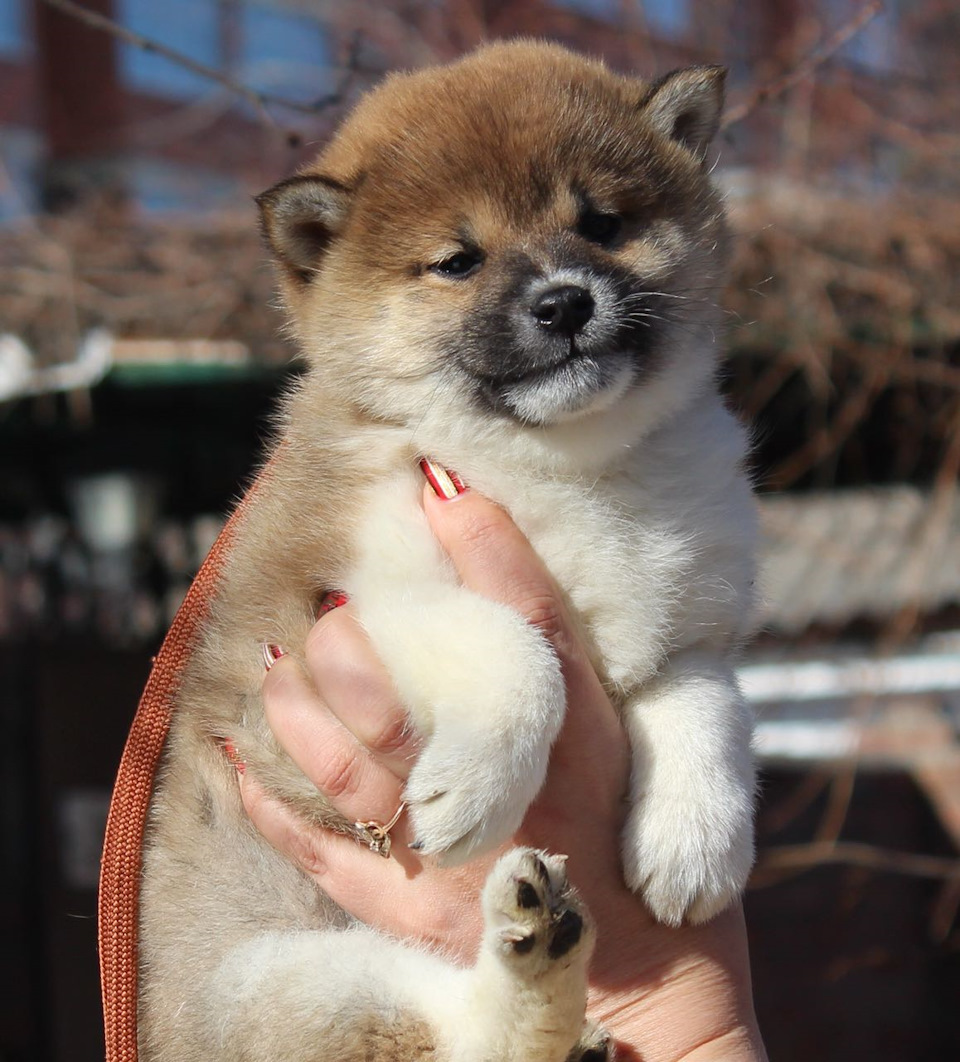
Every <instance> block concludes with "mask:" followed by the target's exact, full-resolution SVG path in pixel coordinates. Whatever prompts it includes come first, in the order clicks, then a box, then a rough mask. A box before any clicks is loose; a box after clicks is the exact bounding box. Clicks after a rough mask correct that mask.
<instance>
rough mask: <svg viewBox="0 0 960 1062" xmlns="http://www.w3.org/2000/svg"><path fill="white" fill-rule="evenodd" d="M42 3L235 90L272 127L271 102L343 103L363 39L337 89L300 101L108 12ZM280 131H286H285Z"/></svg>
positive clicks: (65, 0)
mask: <svg viewBox="0 0 960 1062" xmlns="http://www.w3.org/2000/svg"><path fill="white" fill-rule="evenodd" d="M43 2H44V3H45V4H47V5H49V6H50V7H52V8H55V9H56V10H57V11H61V12H62V13H63V14H65V15H69V16H70V17H71V18H75V19H77V20H78V21H79V22H83V23H84V24H85V25H88V26H91V27H93V28H94V29H98V30H102V31H103V32H104V33H108V34H110V36H112V37H115V38H116V39H117V40H119V41H122V42H123V43H124V44H129V45H130V46H131V47H134V48H139V49H140V50H141V51H144V52H148V53H150V54H151V55H160V56H162V57H163V58H164V59H169V60H170V62H172V63H176V64H177V65H178V66H180V67H182V68H183V69H184V70H189V71H190V72H191V73H193V74H197V75H198V76H199V77H203V78H206V79H207V80H208V81H212V82H214V83H215V84H217V85H220V86H221V87H222V88H225V89H227V90H228V91H229V92H232V93H234V94H235V95H236V96H239V97H240V98H241V99H243V100H246V102H247V103H249V104H250V105H251V106H252V107H253V108H254V109H255V110H256V112H257V114H258V115H259V116H260V118H261V119H262V120H263V121H264V122H266V123H267V124H268V125H270V126H271V127H273V128H278V126H277V122H276V120H275V119H274V117H273V116H272V115H271V114H270V112H269V110H268V109H267V108H268V107H269V106H271V105H272V106H275V107H284V108H286V109H287V110H291V111H296V112H298V113H299V114H318V113H319V112H321V111H323V110H326V109H327V108H329V107H333V106H336V105H337V104H338V103H340V102H341V100H342V99H343V94H344V92H345V90H346V88H347V85H348V83H349V80H350V78H351V77H352V75H353V73H354V72H355V70H356V68H357V64H358V55H359V45H360V38H359V35H355V36H354V39H353V41H352V42H351V48H350V57H349V59H348V63H347V65H346V67H345V70H344V75H343V77H342V78H341V83H340V85H339V86H338V87H337V89H335V90H334V91H333V92H332V93H330V94H328V95H326V96H322V97H321V98H320V99H318V100H315V101H313V102H312V103H300V102H298V101H296V100H291V99H288V98H287V97H286V96H279V95H276V94H274V93H271V92H258V91H256V90H254V89H252V88H250V87H249V86H247V85H243V84H241V83H240V82H239V81H235V80H234V79H233V78H231V77H228V76H227V75H226V74H224V73H222V72H221V71H219V70H216V69H214V68H213V67H211V66H207V65H206V64H205V63H198V62H197V61H196V60H195V59H191V58H190V56H188V55H184V54H183V53H182V52H178V51H177V50H176V49H174V48H168V47H167V46H166V45H165V44H161V43H160V42H159V41H155V40H151V39H150V38H149V37H144V36H143V35H142V34H140V33H135V32H134V31H133V30H130V29H127V28H126V26H122V25H120V23H118V22H115V21H114V20H113V19H110V18H107V17H106V16H105V15H101V14H98V13H97V12H95V11H90V10H89V9H88V8H85V7H83V6H82V5H81V4H77V3H74V2H73V0H43ZM280 131H281V132H286V131H285V130H280Z"/></svg>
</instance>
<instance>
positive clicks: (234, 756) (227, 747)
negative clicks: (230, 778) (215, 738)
mask: <svg viewBox="0 0 960 1062" xmlns="http://www.w3.org/2000/svg"><path fill="white" fill-rule="evenodd" d="M223 751H224V753H225V754H226V757H227V759H228V760H229V761H230V762H231V763H232V764H233V766H234V767H236V769H237V774H244V773H245V772H246V770H247V765H246V763H244V761H243V757H242V756H241V755H240V752H239V750H238V749H237V746H236V745H234V743H233V742H232V741H231V740H230V738H224V739H223Z"/></svg>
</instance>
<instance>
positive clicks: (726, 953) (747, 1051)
mask: <svg viewBox="0 0 960 1062" xmlns="http://www.w3.org/2000/svg"><path fill="white" fill-rule="evenodd" d="M594 909H595V910H598V911H602V912H603V917H602V919H601V922H600V924H599V925H598V944H597V951H596V952H595V954H594V959H593V963H592V965H591V970H590V996H589V1001H588V1012H589V1015H590V1017H591V1019H592V1020H594V1021H596V1022H597V1023H598V1024H600V1025H602V1026H603V1027H604V1028H606V1029H607V1030H608V1031H609V1032H610V1033H611V1034H612V1035H613V1036H614V1038H615V1039H616V1040H617V1042H618V1047H619V1051H620V1053H619V1055H618V1057H620V1058H622V1059H625V1060H627V1062H632V1060H633V1059H640V1058H642V1059H643V1062H720V1060H723V1062H763V1060H765V1059H766V1055H765V1053H764V1048H763V1043H762V1039H761V1037H760V1033H759V1030H758V1028H757V1023H756V1018H755V1015H754V1012H753V997H752V991H751V985H750V966H749V958H748V955H747V948H746V935H745V930H744V926H743V917H742V912H741V911H740V909H739V908H735V909H732V910H730V911H727V912H725V913H724V914H722V915H720V916H719V917H718V918H716V919H714V920H713V921H712V922H710V923H708V924H706V925H702V926H683V927H681V928H679V929H672V928H670V927H667V926H663V925H660V924H659V923H656V922H654V921H653V920H652V919H651V918H650V916H649V914H648V913H647V912H646V909H645V908H644V907H643V905H642V903H641V902H640V901H639V900H638V899H637V897H635V896H633V895H632V894H631V893H629V892H628V891H627V890H626V889H622V890H618V891H617V892H616V893H615V894H613V895H608V897H607V899H606V901H605V903H604V905H603V906H602V907H600V906H597V907H596V908H594Z"/></svg>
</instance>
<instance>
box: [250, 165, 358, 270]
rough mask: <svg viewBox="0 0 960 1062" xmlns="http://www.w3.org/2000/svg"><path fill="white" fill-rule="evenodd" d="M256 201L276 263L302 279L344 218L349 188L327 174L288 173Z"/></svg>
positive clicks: (316, 261) (313, 267) (336, 231)
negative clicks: (297, 174) (293, 175)
mask: <svg viewBox="0 0 960 1062" xmlns="http://www.w3.org/2000/svg"><path fill="white" fill-rule="evenodd" d="M256 202H257V206H258V207H260V220H261V223H262V224H263V231H264V234H265V235H266V237H267V239H268V240H269V242H270V246H271V247H272V248H273V252H274V254H275V255H276V256H277V259H278V260H279V262H280V264H281V265H282V266H284V267H285V268H286V269H288V270H289V271H290V273H292V274H293V276H294V277H295V278H296V279H297V280H299V281H302V282H303V283H306V282H307V281H309V280H310V278H311V277H312V276H313V274H314V273H315V272H316V270H317V266H318V265H319V263H320V259H321V258H322V257H323V254H324V252H325V251H326V249H327V247H328V245H329V244H330V241H331V240H332V239H333V238H334V237H335V236H336V235H337V233H338V232H339V231H340V229H341V228H342V227H343V224H344V222H345V221H346V219H347V213H348V211H349V208H350V189H349V188H347V187H346V186H345V185H342V184H340V183H339V182H338V181H334V180H333V179H332V178H330V177H319V176H304V177H290V178H288V179H287V180H285V181H281V182H280V183H279V184H275V185H274V186H273V187H272V188H268V189H267V191H265V192H262V193H261V194H260V195H258V196H257V199H256Z"/></svg>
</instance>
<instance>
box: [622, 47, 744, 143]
mask: <svg viewBox="0 0 960 1062" xmlns="http://www.w3.org/2000/svg"><path fill="white" fill-rule="evenodd" d="M726 79H727V72H726V70H725V69H724V68H723V67H722V66H689V67H685V68H684V69H683V70H674V71H673V73H671V74H667V75H666V76H665V77H662V78H660V80H659V81H656V82H654V84H653V85H651V86H650V90H649V91H648V92H647V95H646V97H645V98H644V99H643V100H642V101H641V104H640V106H641V108H642V109H643V112H644V114H645V116H646V118H647V120H648V121H649V122H650V124H651V125H652V126H653V127H654V128H655V129H657V130H658V131H659V132H661V133H663V134H664V135H665V136H668V137H670V139H671V140H676V142H677V143H678V144H680V145H681V146H683V147H685V148H686V149H687V151H689V152H690V153H691V154H693V155H695V156H696V157H697V158H698V159H703V157H704V156H705V155H706V153H707V148H708V147H709V145H710V141H711V140H712V139H713V137H714V135H715V134H716V132H717V128H718V127H719V125H720V112H721V111H722V110H723V86H724V82H725V81H726Z"/></svg>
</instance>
